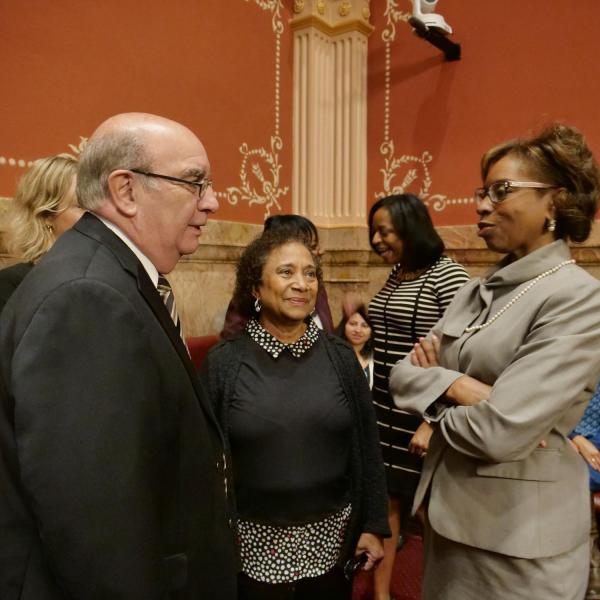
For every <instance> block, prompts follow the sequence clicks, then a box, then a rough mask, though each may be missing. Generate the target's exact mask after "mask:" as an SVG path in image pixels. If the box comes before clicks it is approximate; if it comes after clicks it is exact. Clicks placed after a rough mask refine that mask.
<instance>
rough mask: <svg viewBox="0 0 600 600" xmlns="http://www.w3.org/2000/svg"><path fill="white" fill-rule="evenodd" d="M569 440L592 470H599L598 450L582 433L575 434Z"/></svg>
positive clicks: (599, 451)
mask: <svg viewBox="0 0 600 600" xmlns="http://www.w3.org/2000/svg"><path fill="white" fill-rule="evenodd" d="M571 441H572V442H573V445H574V446H575V448H576V449H577V452H579V454H581V456H583V458H584V459H585V461H586V462H587V463H588V464H589V465H590V467H592V469H594V471H599V472H600V450H598V448H596V446H594V444H592V442H590V440H588V439H587V438H584V437H583V436H582V435H576V436H575V437H573V439H572V440H571Z"/></svg>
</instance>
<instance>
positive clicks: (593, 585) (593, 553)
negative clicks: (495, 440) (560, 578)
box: [570, 385, 600, 600]
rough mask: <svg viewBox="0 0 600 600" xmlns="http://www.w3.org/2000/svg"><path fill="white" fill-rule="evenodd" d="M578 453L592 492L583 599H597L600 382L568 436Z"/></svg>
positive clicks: (599, 575) (599, 574) (599, 567)
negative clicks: (588, 558) (586, 574)
mask: <svg viewBox="0 0 600 600" xmlns="http://www.w3.org/2000/svg"><path fill="white" fill-rule="evenodd" d="M570 438H571V441H572V442H573V445H574V447H575V449H576V450H577V452H579V454H581V456H582V457H583V459H584V460H585V461H586V463H587V465H588V473H589V486H590V492H591V502H590V505H591V530H590V574H589V579H588V587H587V591H586V595H585V597H586V600H598V599H599V598H600V548H599V547H598V519H597V518H596V507H595V503H594V494H595V493H596V492H600V450H599V449H598V448H599V447H600V385H598V386H596V391H595V392H594V395H593V396H592V398H591V400H590V403H589V404H588V405H587V408H586V409H585V412H584V413H583V417H581V421H579V423H578V424H577V427H575V429H574V430H573V432H572V433H571V435H570Z"/></svg>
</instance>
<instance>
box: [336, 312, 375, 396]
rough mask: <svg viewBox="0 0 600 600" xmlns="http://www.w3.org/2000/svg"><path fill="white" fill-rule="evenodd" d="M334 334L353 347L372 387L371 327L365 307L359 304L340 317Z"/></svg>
mask: <svg viewBox="0 0 600 600" xmlns="http://www.w3.org/2000/svg"><path fill="white" fill-rule="evenodd" d="M335 333H336V335H339V336H340V337H341V338H342V339H343V340H346V341H347V342H348V343H349V344H350V345H351V346H352V348H353V349H354V353H355V354H356V359H357V360H358V362H359V363H360V366H361V367H362V368H363V371H364V372H365V376H366V378H367V381H368V382H369V388H372V387H373V327H372V325H371V320H370V319H369V315H368V314H367V307H366V306H365V305H364V304H360V305H359V306H358V307H357V308H356V310H355V312H354V313H353V314H351V315H350V316H346V315H345V314H344V316H343V317H342V320H341V321H340V323H339V325H338V326H337V327H336V329H335Z"/></svg>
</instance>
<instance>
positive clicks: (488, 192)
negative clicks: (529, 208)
mask: <svg viewBox="0 0 600 600" xmlns="http://www.w3.org/2000/svg"><path fill="white" fill-rule="evenodd" d="M555 187H556V186H555V185H550V184H548V183H539V182H538V181H511V180H510V179H500V180H499V181H494V182H493V183H490V185H488V186H487V187H481V188H477V189H476V190H475V203H476V204H479V203H480V202H483V200H484V199H485V197H486V196H487V197H488V198H489V199H490V202H491V203H492V204H500V202H504V200H506V199H507V198H508V196H509V195H510V194H511V193H512V192H513V191H514V190H515V189H522V188H534V189H542V190H549V189H552V188H555Z"/></svg>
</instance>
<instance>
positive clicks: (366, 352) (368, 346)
mask: <svg viewBox="0 0 600 600" xmlns="http://www.w3.org/2000/svg"><path fill="white" fill-rule="evenodd" d="M356 313H358V314H359V315H360V316H361V317H362V318H363V319H364V320H365V323H366V324H367V325H368V326H369V327H370V328H371V335H370V336H369V339H368V340H367V341H366V342H365V345H364V346H363V347H362V350H361V351H360V355H361V356H362V357H363V358H369V356H371V354H373V342H374V335H375V329H374V328H373V323H372V322H371V319H370V318H369V314H368V313H367V307H366V306H365V305H364V304H361V305H360V306H358V307H357V308H356V310H355V311H354V312H353V313H352V314H351V315H346V314H344V316H343V317H342V320H341V321H340V323H339V325H338V326H337V327H336V328H335V331H334V333H335V334H336V335H338V336H340V337H341V338H342V339H343V340H346V341H347V342H348V343H350V340H348V338H347V337H346V323H347V322H348V321H349V320H350V317H353V316H354V315H355V314H356Z"/></svg>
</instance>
